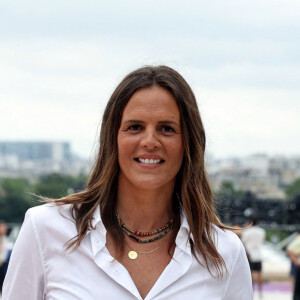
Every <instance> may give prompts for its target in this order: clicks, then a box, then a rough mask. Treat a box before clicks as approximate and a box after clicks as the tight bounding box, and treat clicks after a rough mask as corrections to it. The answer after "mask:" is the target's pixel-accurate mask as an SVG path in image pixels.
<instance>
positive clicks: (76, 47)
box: [0, 0, 300, 157]
mask: <svg viewBox="0 0 300 300" xmlns="http://www.w3.org/2000/svg"><path fill="white" fill-rule="evenodd" d="M299 32H300V2H299V1H291V0H285V1H277V0H274V1H271V0H269V1H266V0H261V1H257V0H252V1H247V0H246V1H240V0H239V1H238V0H236V1H233V0H230V1H227V0H222V1H221V0H220V1H190V0H188V1H177V0H175V1H174V0H173V1H170V0H166V1H164V0H162V1H154V0H153V1H141V0H139V1H136V0H131V1H125V0H124V1H120V0H116V1H99V0H98V1H90V0H86V1H76V0H75V1H69V0H64V1H56V0H52V1H49V0H44V1H20V0H18V1H13V0H12V1H7V0H4V1H1V2H0V66H1V68H0V105H1V106H0V140H58V141H64V140H68V141H70V142H71V143H72V146H73V151H74V152H76V153H78V154H80V155H82V156H85V157H90V155H91V153H92V151H93V149H94V148H95V147H96V146H95V145H96V144H97V138H98V131H99V123H100V121H101V115H102V112H103V109H104V107H105V104H106V102H107V100H108V98H109V96H110V94H111V93H112V91H113V89H114V88H115V86H116V85H117V83H118V82H119V81H120V80H121V79H122V78H123V77H124V76H125V75H126V74H127V73H128V72H130V71H132V70H133V69H135V68H137V67H140V66H142V65H146V64H166V65H169V66H171V67H173V68H175V69H176V70H178V71H179V72H180V73H181V74H182V75H183V76H184V77H185V78H186V79H187V81H188V82H189V83H190V85H191V87H192V89H193V90H194V92H195V94H196V97H197V100H198V104H199V109H200V112H201V114H202V118H203V121H204V125H205V128H206V131H207V136H208V150H209V152H210V153H212V154H213V155H215V156H216V157H228V156H231V155H238V156H244V155H247V154H250V153H262V152H264V153H267V154H270V155H274V154H283V155H299V154H300V141H299V137H300V134H299V128H300V117H299V116H300V54H299V53H300V38H299Z"/></svg>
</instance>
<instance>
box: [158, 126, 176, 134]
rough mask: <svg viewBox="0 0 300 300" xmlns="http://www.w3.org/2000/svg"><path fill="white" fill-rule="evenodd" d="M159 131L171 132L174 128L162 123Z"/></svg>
mask: <svg viewBox="0 0 300 300" xmlns="http://www.w3.org/2000/svg"><path fill="white" fill-rule="evenodd" d="M161 131H162V132H163V133H173V132H175V130H174V129H173V128H172V127H170V126H167V125H163V126H162V127H161Z"/></svg>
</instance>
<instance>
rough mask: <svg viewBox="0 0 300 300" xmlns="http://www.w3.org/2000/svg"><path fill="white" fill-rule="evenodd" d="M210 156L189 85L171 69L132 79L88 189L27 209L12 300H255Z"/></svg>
mask: <svg viewBox="0 0 300 300" xmlns="http://www.w3.org/2000/svg"><path fill="white" fill-rule="evenodd" d="M204 151H205V132H204V128H203V125H202V121H201V118H200V114H199V111H198V107H197V104H196V99H195V96H194V94H193V92H192V90H191V88H190V87H189V85H188V84H187V83H186V81H185V80H184V79H183V78H182V76H181V75H180V74H178V73H177V72H176V71H175V70H173V69H171V68H169V67H166V66H158V67H144V68H140V69H138V70H135V71H133V72H132V73H130V74H128V75H127V76H126V77H125V78H124V79H123V81H122V82H121V83H120V84H119V86H118V87H117V88H116V90H115V91H114V93H113V94H112V96H111V98H110V100H109V102H108V104H107V107H106V109H105V112H104V116H103V120H102V126H101V134H100V147H99V154H98V157H97V160H96V162H95V165H94V168H93V171H92V173H91V176H90V179H89V182H88V184H87V187H86V189H85V190H83V191H81V192H79V193H76V194H73V195H69V196H67V197H65V198H61V199H54V200H53V199H47V200H48V201H49V202H52V203H49V204H46V205H42V206H40V207H35V208H32V209H30V210H29V211H28V212H27V214H26V218H25V221H24V224H23V226H22V230H21V232H20V235H19V237H18V240H17V242H16V244H15V247H14V250H13V254H12V258H11V262H10V266H9V269H8V273H7V277H6V279H5V284H4V299H7V300H13V299H31V300H38V299H66V300H68V299H70V300H71V299H106V298H108V299H125V300H126V299H128V300H129V299H173V300H174V299H178V300H179V299H180V300H181V299H184V298H186V299H224V300H240V299H243V300H250V299H252V285H251V278H250V270H249V265H248V262H247V258H246V255H245V251H244V248H243V246H242V244H241V242H240V240H239V238H238V237H237V236H236V235H235V234H234V233H233V232H231V230H230V228H228V227H226V226H225V225H223V224H222V223H221V222H220V220H219V218H218V217H217V215H216V213H215V205H214V200H213V197H212V193H211V190H210V187H209V184H208V180H207V177H206V173H205V167H204ZM64 246H65V247H64Z"/></svg>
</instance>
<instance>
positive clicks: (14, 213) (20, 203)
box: [0, 178, 38, 222]
mask: <svg viewBox="0 0 300 300" xmlns="http://www.w3.org/2000/svg"><path fill="white" fill-rule="evenodd" d="M0 190H1V193H0V207H1V210H0V219H2V220H4V221H6V222H21V221H22V220H23V217H24V214H25V212H26V210H27V209H28V208H30V207H32V206H34V205H36V204H38V202H37V201H34V199H33V197H32V196H31V195H30V192H31V186H30V183H29V182H28V180H27V179H25V178H3V179H1V180H0Z"/></svg>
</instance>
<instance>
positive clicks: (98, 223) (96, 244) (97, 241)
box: [87, 206, 107, 256]
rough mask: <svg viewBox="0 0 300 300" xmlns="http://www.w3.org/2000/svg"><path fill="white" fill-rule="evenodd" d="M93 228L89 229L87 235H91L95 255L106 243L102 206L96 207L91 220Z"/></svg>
mask: <svg viewBox="0 0 300 300" xmlns="http://www.w3.org/2000/svg"><path fill="white" fill-rule="evenodd" d="M91 225H92V228H91V229H89V230H88V231H87V235H90V237H91V244H92V251H93V255H94V256H96V254H97V253H98V252H99V251H101V250H102V249H103V248H104V247H105V244H106V232H107V231H106V228H105V227H104V224H103V222H102V219H101V214H100V206H98V207H97V208H96V210H95V211H94V214H93V219H92V222H91Z"/></svg>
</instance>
